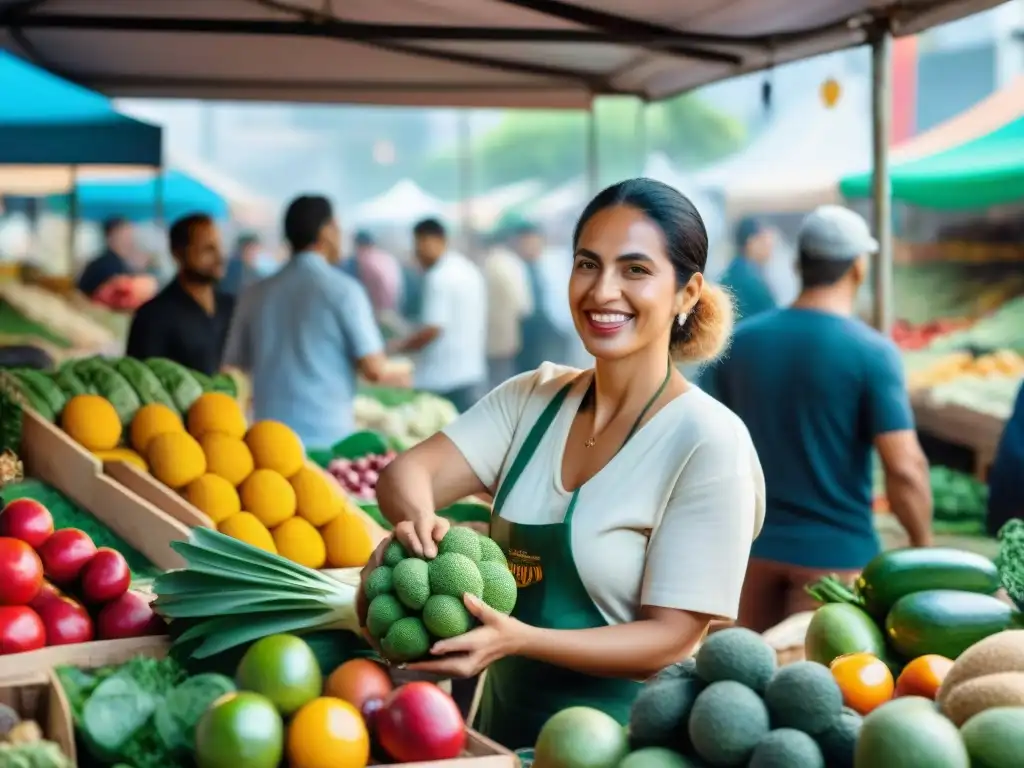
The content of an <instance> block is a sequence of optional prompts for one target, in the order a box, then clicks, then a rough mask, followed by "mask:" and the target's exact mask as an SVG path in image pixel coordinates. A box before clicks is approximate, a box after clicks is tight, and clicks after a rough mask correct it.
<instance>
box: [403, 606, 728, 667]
mask: <svg viewBox="0 0 1024 768" xmlns="http://www.w3.org/2000/svg"><path fill="white" fill-rule="evenodd" d="M465 604H466V608H467V609H468V610H469V612H470V613H472V614H473V615H474V616H475V617H476V618H477V619H479V620H480V623H481V624H482V626H480V627H478V628H477V629H474V630H471V631H470V632H467V633H466V634H464V635H460V636H458V637H453V638H451V639H450V640H442V641H441V642H438V643H435V645H434V647H433V648H431V649H430V652H431V653H432V654H434V655H436V656H441V658H438V659H437V660H435V661H425V662H420V663H418V664H411V665H410V666H409V668H410V669H415V670H419V671H422V672H432V673H435V674H439V675H446V676H449V677H472V676H473V675H477V674H479V673H480V672H481V671H483V670H484V669H486V668H487V667H488V666H489V665H490V664H492V663H493V662H495V661H497V660H498V659H501V658H503V657H505V656H522V657H525V658H530V659H534V660H536V661H543V662H545V663H547V664H553V665H555V666H559V667H565V668H566V669H571V670H574V671H576V672H582V673H583V674H587V675H593V676H595V677H618V678H625V679H628V680H646V679H647V678H648V677H651V676H653V675H655V674H657V673H658V672H659V671H661V670H662V669H664V668H665V667H667V666H669V665H671V664H674V663H676V662H678V661H681V660H683V659H685V658H687V657H688V656H690V655H691V654H692V653H693V649H694V647H695V646H696V645H697V643H698V642H699V641H700V639H701V638H702V637H703V636H704V633H705V632H706V631H707V627H708V624H709V623H710V621H711V617H710V616H708V615H706V614H700V613H692V612H690V611H680V610H676V609H674V608H659V607H655V606H644V607H643V609H642V610H641V612H640V619H639V620H637V621H632V622H629V623H628V624H616V625H612V626H608V627H596V628H594V629H568V630H567V629H542V628H540V627H532V626H530V625H528V624H524V623H523V622H521V621H518V620H516V619H513V618H512V617H511V616H506V615H504V614H502V613H499V612H497V611H495V610H494V609H492V608H490V607H488V606H487V605H485V604H484V603H483V602H481V601H480V600H478V599H476V598H474V597H473V596H472V595H466V597H465Z"/></svg>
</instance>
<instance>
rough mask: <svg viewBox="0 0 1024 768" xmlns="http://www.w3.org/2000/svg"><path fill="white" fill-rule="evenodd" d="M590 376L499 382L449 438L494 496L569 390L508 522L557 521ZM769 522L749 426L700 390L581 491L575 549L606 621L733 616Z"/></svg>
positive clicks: (551, 373)
mask: <svg viewBox="0 0 1024 768" xmlns="http://www.w3.org/2000/svg"><path fill="white" fill-rule="evenodd" d="M591 377H592V373H589V372H588V373H585V374H583V375H580V372H579V371H577V370H576V369H573V368H566V367H563V366H556V365H553V364H550V363H545V364H544V365H542V366H541V367H540V368H538V369H537V370H536V371H531V372H529V373H525V374H522V375H520V376H517V377H515V378H513V379H510V380H509V381H507V382H505V383H504V384H502V385H501V386H500V387H498V388H497V389H495V390H494V391H493V392H491V393H490V394H488V395H487V396H486V397H485V398H484V399H483V400H481V401H480V402H479V403H478V404H477V405H475V406H474V407H473V408H471V409H470V410H469V411H467V412H466V413H465V414H463V415H462V416H461V417H459V419H458V420H456V421H455V422H454V423H452V424H451V425H449V426H448V427H447V428H446V429H445V430H444V433H445V434H446V435H447V436H448V438H449V439H450V440H451V441H452V442H454V443H455V445H456V447H458V449H459V451H461V453H462V454H463V456H465V457H466V460H467V461H468V462H469V465H470V466H471V467H472V468H473V471H474V472H476V474H477V477H479V478H480V480H481V481H482V482H483V484H484V485H486V486H487V487H488V488H490V489H491V491H492V492H494V491H495V490H496V488H497V486H498V485H499V479H500V478H503V477H504V476H505V473H506V472H508V470H509V467H510V466H511V464H512V461H513V459H514V458H515V456H516V454H517V453H518V451H519V448H520V447H521V446H522V444H523V441H524V440H525V439H526V435H527V433H529V431H530V428H531V427H532V426H533V425H534V423H535V422H536V421H537V418H538V417H539V416H540V414H541V411H543V410H544V408H545V406H546V405H547V404H548V403H549V402H550V401H551V399H552V398H553V397H554V396H555V395H556V394H557V392H558V391H559V390H560V389H561V388H562V387H563V386H564V385H565V384H566V383H568V382H570V381H573V379H575V382H574V384H573V387H572V389H571V390H570V392H569V396H568V397H567V398H566V400H565V402H564V403H563V405H562V408H561V410H560V412H559V414H558V416H557V418H556V419H555V421H554V423H553V424H552V426H551V428H550V429H549V431H548V434H547V436H546V439H545V440H544V441H543V442H542V443H541V445H540V446H539V447H538V449H537V452H536V454H535V455H534V457H533V460H532V461H531V462H530V464H529V465H528V466H527V468H526V470H525V471H524V472H523V474H522V476H521V477H520V478H519V481H518V482H517V483H516V485H515V487H514V488H513V490H512V492H511V493H510V494H509V496H508V498H507V499H506V500H505V503H504V507H503V509H502V511H501V515H502V517H504V518H506V519H507V520H510V521H512V522H515V523H523V524H527V525H530V524H535V525H539V524H546V523H556V522H561V521H562V520H563V519H564V517H565V512H566V509H567V507H568V505H569V500H570V497H571V496H572V494H571V493H569V492H568V491H566V490H565V488H564V487H563V486H562V480H561V471H562V455H563V452H564V448H565V443H566V438H567V436H568V433H569V427H570V426H571V424H572V420H573V416H574V415H575V413H576V411H577V409H578V407H579V404H580V400H581V399H582V397H583V394H584V392H585V391H586V388H587V385H588V383H589V381H590V380H591ZM763 520H764V475H763V474H762V471H761V464H760V462H759V461H758V458H757V454H756V452H755V451H754V446H753V443H752V442H751V440H750V435H749V433H748V432H747V429H746V427H745V426H744V425H743V423H742V422H741V421H740V420H739V418H738V417H737V416H736V415H735V414H733V413H732V412H731V411H730V410H729V409H727V408H726V407H725V406H723V405H722V404H720V403H719V402H718V401H717V400H715V399H714V398H713V397H711V396H710V395H708V394H706V393H705V392H703V391H702V390H700V389H698V388H697V387H691V388H690V389H689V390H688V391H687V392H686V393H684V394H682V395H680V396H679V397H677V398H676V399H674V400H672V401H671V402H669V403H668V404H667V405H666V406H664V407H663V408H662V409H661V410H660V411H658V412H657V413H656V414H655V415H654V416H653V417H652V418H651V419H650V420H649V421H648V422H647V423H646V424H644V425H643V426H642V427H641V428H640V430H639V431H638V432H637V433H636V434H635V435H634V436H633V438H632V439H631V440H630V441H629V442H628V443H626V445H625V446H624V447H623V448H622V450H621V451H620V452H619V453H618V455H616V456H615V458H613V459H612V460H611V461H610V462H609V463H608V464H607V465H606V466H605V467H604V469H602V470H601V471H600V472H598V474H597V475H595V476H594V477H593V478H592V479H591V480H589V481H588V482H587V483H586V484H585V485H584V486H583V488H582V489H581V490H580V495H579V499H578V501H577V503H576V510H575V512H574V513H573V518H572V539H571V541H572V551H573V558H574V559H575V561H576V569H577V571H578V572H579V574H580V577H581V579H582V581H583V584H584V586H585V587H586V589H587V592H588V593H589V594H590V597H591V599H592V600H593V601H594V604H595V605H596V606H597V607H598V609H599V610H600V611H601V613H602V614H603V615H604V617H605V619H607V621H608V622H609V623H611V624H619V623H626V622H630V621H635V620H636V619H637V616H638V612H639V609H640V606H641V605H651V606H662V607H666V608H678V609H681V610H686V611H694V612H698V613H705V614H710V615H712V616H716V617H722V618H730V619H732V618H735V617H736V614H737V610H738V608H739V600H740V590H741V588H742V586H743V577H744V575H745V573H746V569H747V559H748V558H749V555H750V545H751V542H752V541H753V540H754V538H755V537H756V536H757V534H758V533H759V532H760V530H761V524H762V522H763Z"/></svg>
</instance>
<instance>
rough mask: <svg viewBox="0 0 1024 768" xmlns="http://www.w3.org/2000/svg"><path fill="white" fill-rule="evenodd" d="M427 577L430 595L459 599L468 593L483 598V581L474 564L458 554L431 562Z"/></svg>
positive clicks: (443, 556) (448, 554) (437, 558)
mask: <svg viewBox="0 0 1024 768" xmlns="http://www.w3.org/2000/svg"><path fill="white" fill-rule="evenodd" d="M429 575H430V586H429V588H430V593H431V594H434V595H451V596H452V597H458V598H461V597H462V596H463V595H464V594H465V593H466V592H469V593H470V594H471V595H476V596H477V597H481V598H482V597H483V596H484V579H483V576H481V575H480V570H479V569H478V568H477V567H476V563H474V562H473V561H472V560H470V559H469V558H468V557H466V556H465V555H461V554H459V553H458V552H448V553H447V554H443V555H438V556H437V557H435V558H434V559H433V560H431V561H430V566H429ZM396 581H397V579H396ZM424 602H425V601H424Z"/></svg>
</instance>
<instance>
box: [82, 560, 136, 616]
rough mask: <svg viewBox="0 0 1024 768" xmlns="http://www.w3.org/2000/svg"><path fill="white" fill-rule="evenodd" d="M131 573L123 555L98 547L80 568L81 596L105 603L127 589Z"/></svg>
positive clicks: (93, 601) (89, 600)
mask: <svg viewBox="0 0 1024 768" xmlns="http://www.w3.org/2000/svg"><path fill="white" fill-rule="evenodd" d="M131 582H132V573H131V571H130V570H129V569H128V563H127V561H126V560H125V559H124V555H122V554H121V553H120V552H118V551H117V550H116V549H110V548H109V547H100V548H99V549H97V550H96V554H95V555H93V556H92V560H90V561H89V562H88V563H86V566H85V568H83V569H82V597H84V598H85V599H86V600H87V601H88V602H90V603H106V602H109V601H111V600H114V599H115V598H118V597H120V596H121V595H123V594H124V593H125V592H127V591H128V586H129V585H130V584H131Z"/></svg>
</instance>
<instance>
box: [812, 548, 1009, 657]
mask: <svg viewBox="0 0 1024 768" xmlns="http://www.w3.org/2000/svg"><path fill="white" fill-rule="evenodd" d="M1018 567H1019V566H1018ZM1000 586H1001V582H1000V571H999V570H998V569H997V568H996V565H995V564H994V563H992V561H990V560H989V559H987V558H985V557H983V556H981V555H977V554H974V553H971V552H964V551H961V550H956V549H947V548H941V547H932V548H919V549H899V550H892V551H889V552H883V553H882V554H880V555H878V556H877V557H876V558H875V559H874V560H872V561H871V562H870V563H868V565H867V566H866V567H865V568H864V570H863V571H862V572H861V575H860V576H859V577H858V579H857V581H856V583H855V584H854V586H853V589H849V588H847V587H846V586H845V585H843V584H841V583H839V582H838V581H837V580H836V579H834V578H826V579H823V580H821V581H819V582H818V583H817V584H814V585H812V586H811V587H809V588H808V591H809V592H810V593H811V594H812V595H814V596H815V597H816V598H817V599H818V600H820V601H821V602H823V603H825V605H824V606H822V607H821V608H819V609H818V610H817V611H816V612H815V614H814V616H813V618H812V619H811V623H810V626H809V627H808V630H807V639H806V644H805V652H806V656H807V658H808V659H810V660H811V661H816V662H819V663H821V664H831V663H832V662H833V661H834V660H835V659H836V658H837V657H839V656H841V655H844V654H848V653H870V654H872V655H875V656H878V657H879V658H882V659H883V660H885V661H886V662H887V663H888V664H889V666H890V668H891V669H892V671H893V674H898V673H899V671H900V670H901V669H902V668H903V666H904V665H905V664H906V663H907V662H910V661H912V660H913V659H916V658H918V657H920V656H929V655H938V656H944V657H946V658H950V659H956V658H957V657H958V656H959V655H960V654H961V653H963V651H964V650H966V649H967V648H968V647H969V646H971V645H973V644H974V643H976V642H978V641H979V640H983V639H984V638H986V637H988V636H989V635H993V634H995V633H997V632H1001V631H1003V630H1005V629H1009V628H1011V627H1014V626H1016V625H1017V624H1018V622H1020V619H1021V617H1020V615H1019V614H1018V613H1017V612H1016V611H1015V610H1014V609H1013V607H1012V606H1011V605H1009V604H1008V603H1006V602H1004V601H1003V600H1000V599H999V598H998V597H996V596H995V593H996V591H997V590H999V588H1000Z"/></svg>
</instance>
